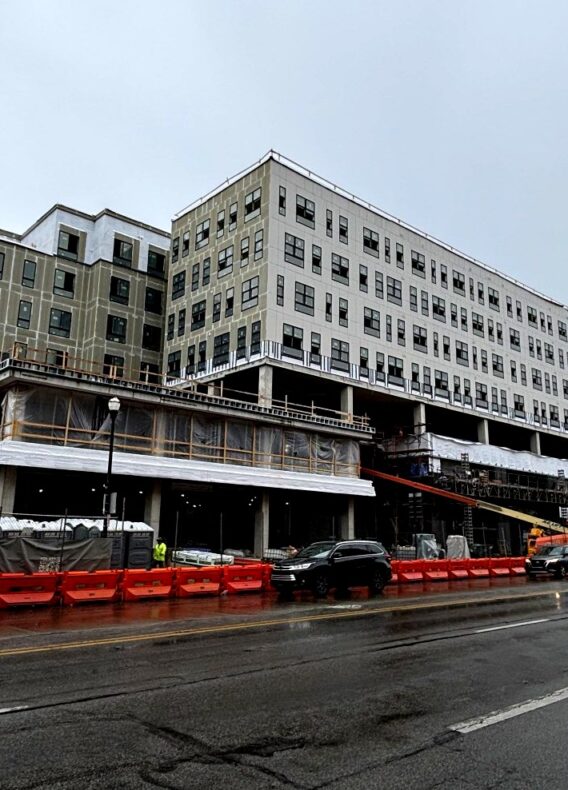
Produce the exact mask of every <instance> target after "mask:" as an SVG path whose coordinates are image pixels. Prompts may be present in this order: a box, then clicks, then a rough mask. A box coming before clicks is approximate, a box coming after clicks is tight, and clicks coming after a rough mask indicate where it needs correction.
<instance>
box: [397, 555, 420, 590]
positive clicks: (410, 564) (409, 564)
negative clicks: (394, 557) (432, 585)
mask: <svg viewBox="0 0 568 790" xmlns="http://www.w3.org/2000/svg"><path fill="white" fill-rule="evenodd" d="M423 568H424V560H400V562H399V565H398V581H399V584H400V583H406V582H421V581H424V570H423Z"/></svg>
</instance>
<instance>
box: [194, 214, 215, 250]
mask: <svg viewBox="0 0 568 790" xmlns="http://www.w3.org/2000/svg"><path fill="white" fill-rule="evenodd" d="M210 224H211V222H210V220H208V219H204V220H203V222H200V223H199V225H198V226H197V227H196V229H195V249H196V250H200V249H201V248H202V247H206V246H207V245H208V244H209V227H210Z"/></svg>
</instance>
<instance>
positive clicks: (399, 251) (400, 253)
mask: <svg viewBox="0 0 568 790" xmlns="http://www.w3.org/2000/svg"><path fill="white" fill-rule="evenodd" d="M396 265H397V266H398V268H399V269H404V246H403V245H402V244H400V243H398V242H397V245H396Z"/></svg>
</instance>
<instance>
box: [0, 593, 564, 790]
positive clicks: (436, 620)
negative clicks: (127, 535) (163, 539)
mask: <svg viewBox="0 0 568 790" xmlns="http://www.w3.org/2000/svg"><path fill="white" fill-rule="evenodd" d="M567 618H568V582H548V581H546V582H543V583H536V584H535V583H532V584H531V583H527V582H526V581H525V580H524V579H520V580H516V581H515V582H514V583H512V584H508V583H501V582H500V583H497V584H495V583H494V584H491V585H489V584H485V583H480V584H477V583H472V584H467V585H466V586H465V587H462V586H460V587H458V586H457V585H456V586H455V587H454V588H452V589H451V590H450V588H448V587H447V586H446V587H435V588H432V589H430V590H429V591H428V590H427V591H424V592H422V590H420V591H419V590H417V589H414V590H410V591H407V592H406V593H399V592H398V591H395V590H389V591H388V592H387V594H386V595H385V596H383V597H381V598H379V599H375V600H373V599H371V600H369V599H367V597H366V595H364V594H357V593H355V594H353V595H352V596H351V597H350V598H348V599H341V600H336V599H334V598H332V597H330V598H329V599H327V601H325V602H323V603H315V602H314V601H313V600H311V599H309V598H307V597H306V598H301V599H297V600H296V601H294V602H293V603H292V604H290V603H285V604H282V603H279V602H278V601H277V600H276V599H275V597H274V596H272V595H266V596H264V597H262V598H261V597H254V598H252V597H239V598H238V599H237V597H235V598H233V599H231V600H227V599H225V600H219V599H214V600H210V601H200V602H189V603H188V602H176V601H173V602H170V603H164V604H158V603H157V602H150V603H148V604H143V603H137V604H131V605H129V606H127V607H120V606H117V607H114V608H113V607H108V606H91V607H89V608H88V609H87V608H83V609H79V608H76V609H74V610H64V611H60V610H50V611H47V610H44V611H41V610H34V611H31V612H22V611H20V612H3V613H2V614H0V689H1V692H0V709H1V711H2V712H1V714H0V787H1V788H3V789H4V788H5V789H6V790H8V789H9V788H18V789H21V788H49V789H50V790H55V789H56V788H58V789H59V788H61V790H63V789H65V790H71V789H72V788H73V790H77V788H136V790H144V789H145V788H156V787H160V788H180V789H182V788H183V789H184V790H185V788H230V789H231V790H232V789H233V788H235V789H236V790H237V789H239V788H247V790H250V789H253V788H300V789H302V790H303V789H304V788H305V789H306V790H308V789H311V788H330V790H334V789H339V788H365V789H367V788H386V789H387V790H390V788H409V789H412V788H417V789H418V788H420V790H429V789H430V788H432V789H433V788H442V789H443V790H450V789H451V790H456V789H457V788H487V790H489V788H527V790H528V788H530V789H531V790H534V788H540V787H546V788H547V789H551V790H555V788H564V787H565V786H566V779H565V773H566V759H565V757H564V755H565V752H566V748H567V746H568V743H567V741H568V736H567V735H566V732H567V728H566V720H567V717H568V699H566V700H563V699H561V700H560V701H556V702H554V704H550V705H546V706H543V707H540V708H537V709H535V710H530V711H528V712H524V713H522V715H515V716H512V717H511V718H509V719H506V720H504V721H498V722H496V723H489V726H484V723H483V722H482V726H481V728H480V729H477V730H474V731H472V732H466V733H465V734H463V733H461V732H457V731H456V730H454V729H452V727H453V726H454V725H459V724H460V723H463V722H465V721H467V720H470V719H472V718H474V717H478V716H485V715H486V714H488V713H490V712H493V711H497V712H499V713H501V712H502V711H503V710H504V709H506V708H508V706H511V705H516V704H518V703H524V702H527V701H530V700H534V699H535V698H540V697H544V696H545V695H548V694H550V693H552V692H558V691H559V690H560V691H561V690H564V689H567V688H568V639H567V636H566V633H567V632H566V629H567V627H568V619H567ZM502 626H512V627H507V628H501V627H502ZM493 628H499V629H500V630H487V629H493ZM566 696H567V698H568V691H567V692H566ZM15 708H20V709H19V710H15Z"/></svg>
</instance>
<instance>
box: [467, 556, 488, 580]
mask: <svg viewBox="0 0 568 790" xmlns="http://www.w3.org/2000/svg"><path fill="white" fill-rule="evenodd" d="M469 576H470V578H471V579H486V578H488V577H489V557H482V558H481V559H478V560H470V561H469Z"/></svg>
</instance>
